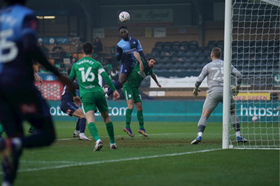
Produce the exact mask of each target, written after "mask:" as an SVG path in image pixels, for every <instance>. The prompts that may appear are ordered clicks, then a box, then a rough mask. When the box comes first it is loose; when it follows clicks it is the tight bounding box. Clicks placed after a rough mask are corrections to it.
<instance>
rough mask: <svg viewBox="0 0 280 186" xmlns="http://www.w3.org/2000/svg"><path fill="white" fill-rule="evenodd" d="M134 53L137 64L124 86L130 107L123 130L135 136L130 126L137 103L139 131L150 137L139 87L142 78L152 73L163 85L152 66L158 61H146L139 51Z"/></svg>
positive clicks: (152, 59) (127, 110) (151, 59)
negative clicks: (145, 123)
mask: <svg viewBox="0 0 280 186" xmlns="http://www.w3.org/2000/svg"><path fill="white" fill-rule="evenodd" d="M133 55H134V57H135V58H136V59H137V64H136V66H135V67H134V68H133V70H132V71H131V73H130V75H129V76H128V79H127V82H126V83H125V84H124V86H123V93H124V96H125V100H126V103H127V107H128V108H127V109H126V114H125V117H126V125H125V127H124V129H123V130H124V132H126V133H127V134H128V135H129V136H131V137H134V134H133V133H132V131H131V128H130V122H131V113H132V110H133V107H134V104H135V106H136V109H137V119H138V121H139V130H138V133H140V134H142V135H143V136H145V137H148V134H147V133H146V130H145V129H144V117H143V108H142V99H141V95H140V91H139V87H140V85H141V82H142V80H143V79H144V78H145V77H147V76H148V75H150V76H151V77H152V78H153V80H154V81H155V82H156V84H157V85H158V87H161V85H160V84H159V83H158V81H157V78H156V76H155V74H154V72H153V70H152V68H153V67H154V65H155V64H156V62H157V61H156V60H155V59H154V58H149V59H148V60H147V61H145V60H143V59H141V57H140V55H139V53H138V52H134V53H133Z"/></svg>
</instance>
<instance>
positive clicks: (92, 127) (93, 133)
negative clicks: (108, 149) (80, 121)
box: [88, 122, 100, 141]
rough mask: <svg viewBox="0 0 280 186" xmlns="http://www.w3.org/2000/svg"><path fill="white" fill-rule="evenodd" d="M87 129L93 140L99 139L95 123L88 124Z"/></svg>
mask: <svg viewBox="0 0 280 186" xmlns="http://www.w3.org/2000/svg"><path fill="white" fill-rule="evenodd" d="M88 130H89V132H90V134H91V136H92V137H93V138H94V140H95V141H97V140H99V139H100V137H99V135H98V130H97V128H96V125H95V124H94V123H93V122H91V123H89V124H88Z"/></svg>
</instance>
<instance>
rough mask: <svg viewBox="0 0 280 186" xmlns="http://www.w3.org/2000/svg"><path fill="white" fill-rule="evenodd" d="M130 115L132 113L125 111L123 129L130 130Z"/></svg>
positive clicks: (128, 110)
mask: <svg viewBox="0 0 280 186" xmlns="http://www.w3.org/2000/svg"><path fill="white" fill-rule="evenodd" d="M131 113H132V110H131V109H126V113H125V119H126V124H125V127H126V128H128V129H130V122H131Z"/></svg>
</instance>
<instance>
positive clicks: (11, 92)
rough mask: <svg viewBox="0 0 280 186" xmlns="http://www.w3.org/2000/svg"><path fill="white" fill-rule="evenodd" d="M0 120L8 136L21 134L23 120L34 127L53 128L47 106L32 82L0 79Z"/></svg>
mask: <svg viewBox="0 0 280 186" xmlns="http://www.w3.org/2000/svg"><path fill="white" fill-rule="evenodd" d="M0 87H1V88H0V122H2V124H3V126H4V129H5V130H6V132H7V134H8V136H11V135H16V134H19V135H22V133H23V127H22V122H23V121H24V120H26V121H29V122H30V123H31V124H32V125H33V126H34V127H35V128H36V129H43V130H54V128H53V123H52V118H51V114H50V110H49V107H48V105H47V103H46V102H45V100H44V99H43V97H42V96H41V93H40V92H39V91H38V90H37V88H36V87H35V86H34V83H33V82H24V81H23V80H18V82H17V83H7V82H4V81H2V82H1V81H0Z"/></svg>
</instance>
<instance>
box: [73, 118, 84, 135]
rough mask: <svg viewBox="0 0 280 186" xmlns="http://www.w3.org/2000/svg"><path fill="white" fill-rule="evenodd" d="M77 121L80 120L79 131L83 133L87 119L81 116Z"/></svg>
mask: <svg viewBox="0 0 280 186" xmlns="http://www.w3.org/2000/svg"><path fill="white" fill-rule="evenodd" d="M79 121H80V123H79V124H80V133H85V129H86V123H87V120H86V118H81V119H79ZM76 128H77V127H76ZM76 130H77V129H76Z"/></svg>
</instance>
